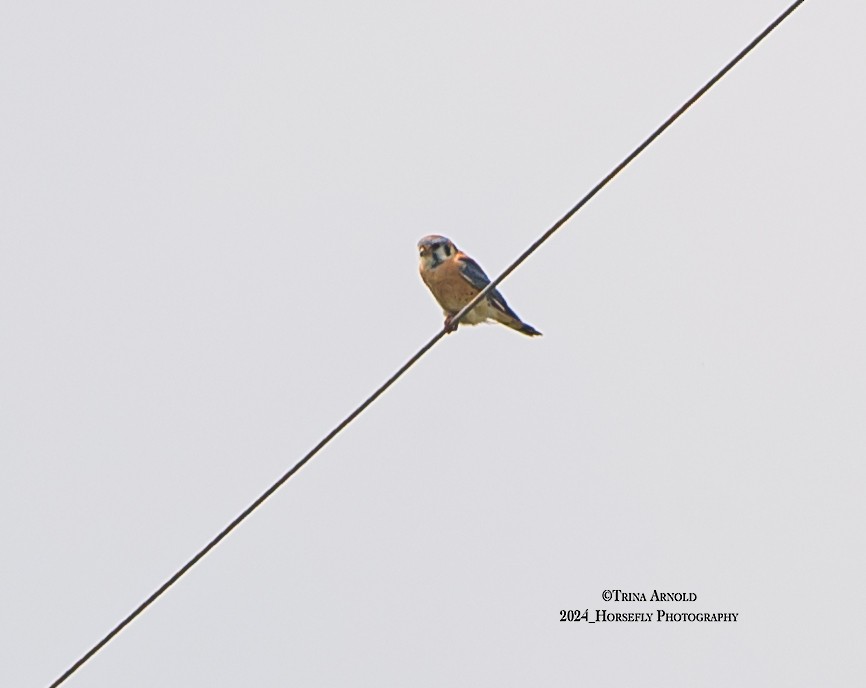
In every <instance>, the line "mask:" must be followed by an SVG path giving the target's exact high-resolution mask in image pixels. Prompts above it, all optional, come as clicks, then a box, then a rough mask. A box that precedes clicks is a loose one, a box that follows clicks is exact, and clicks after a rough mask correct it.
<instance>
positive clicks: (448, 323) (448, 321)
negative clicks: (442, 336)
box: [445, 315, 457, 334]
mask: <svg viewBox="0 0 866 688" xmlns="http://www.w3.org/2000/svg"><path fill="white" fill-rule="evenodd" d="M456 331H457V323H456V322H454V318H453V317H452V316H450V315H449V316H448V317H447V318H445V333H446V334H451V333H452V332H456Z"/></svg>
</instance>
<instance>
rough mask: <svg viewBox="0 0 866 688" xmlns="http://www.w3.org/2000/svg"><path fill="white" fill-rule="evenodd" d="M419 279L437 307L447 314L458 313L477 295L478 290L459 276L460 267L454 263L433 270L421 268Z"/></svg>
mask: <svg viewBox="0 0 866 688" xmlns="http://www.w3.org/2000/svg"><path fill="white" fill-rule="evenodd" d="M421 279H423V280H424V283H425V284H426V285H427V286H428V287H429V289H430V291H431V292H433V296H434V297H435V298H436V300H437V301H438V302H439V305H440V306H442V308H443V309H444V310H446V311H448V312H449V313H456V312H457V311H459V310H460V309H461V308H463V306H465V305H466V304H467V303H469V302H470V301H471V300H472V299H473V298H475V295H476V294H477V293H478V289H476V288H475V287H473V286H472V285H471V284H469V282H467V281H466V280H465V279H464V278H463V275H461V274H460V266H459V265H457V263H456V261H446V262H444V263H442V264H440V265H438V266H437V267H435V268H433V269H423V268H422V270H421ZM473 310H475V309H473Z"/></svg>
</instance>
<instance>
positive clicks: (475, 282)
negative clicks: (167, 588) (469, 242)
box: [460, 256, 520, 320]
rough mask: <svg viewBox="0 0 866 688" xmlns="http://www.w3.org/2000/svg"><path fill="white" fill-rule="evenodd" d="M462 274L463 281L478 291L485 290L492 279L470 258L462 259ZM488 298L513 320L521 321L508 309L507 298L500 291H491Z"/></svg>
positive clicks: (462, 257)
mask: <svg viewBox="0 0 866 688" xmlns="http://www.w3.org/2000/svg"><path fill="white" fill-rule="evenodd" d="M460 274H461V275H462V276H463V279H465V280H466V281H467V282H469V284H471V285H472V286H473V287H475V288H476V289H484V287H486V286H487V285H488V284H490V278H489V277H488V276H487V274H486V273H485V272H484V270H482V269H481V266H480V265H479V264H478V263H476V262H475V261H474V260H472V259H471V258H469V257H468V256H461V257H460ZM487 298H488V299H490V302H491V303H492V304H493V305H494V306H495V307H496V308H498V309H499V310H500V311H502V312H503V313H507V314H508V315H510V316H511V317H512V318H517V319H518V320H520V318H518V317H517V314H516V313H515V312H514V311H513V310H511V309H510V308H509V307H508V304H507V303H506V302H505V298H504V297H503V296H502V294H500V293H499V290H498V289H493V290H492V291H490V292H489V293H488V294H487Z"/></svg>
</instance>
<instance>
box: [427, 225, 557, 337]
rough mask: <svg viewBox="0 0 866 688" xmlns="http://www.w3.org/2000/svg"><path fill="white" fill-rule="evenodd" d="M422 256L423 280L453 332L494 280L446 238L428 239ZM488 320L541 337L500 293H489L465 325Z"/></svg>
mask: <svg viewBox="0 0 866 688" xmlns="http://www.w3.org/2000/svg"><path fill="white" fill-rule="evenodd" d="M418 253H419V255H420V257H421V262H420V265H419V269H420V272H421V279H422V280H424V284H426V285H427V287H428V288H429V289H430V291H431V292H432V293H433V296H434V297H435V299H436V300H437V301H438V302H439V305H440V306H442V310H443V311H444V312H445V329H446V330H447V331H448V332H453V331H454V330H456V329H457V325H458V323H456V322H452V320H453V318H454V316H455V315H457V313H458V312H459V311H460V309H461V308H463V307H464V306H465V305H466V304H468V303H469V302H470V301H471V300H472V299H474V298H475V297H476V296H477V295H478V292H480V291H481V290H482V289H484V287H486V286H487V285H488V284H490V279H489V278H488V277H487V275H485V274H484V270H482V269H481V266H480V265H478V263H476V262H475V261H474V260H472V259H471V258H470V257H469V256H467V255H466V254H465V253H463V251H460V250H459V249H458V248H457V247H456V246H455V245H454V244H453V243H452V242H451V240H450V239H448V238H446V237H444V236H439V235H438V234H431V235H430V236H425V237H424V238H423V239H421V241H419V242H418ZM486 320H495V321H496V322H499V323H502V324H503V325H507V326H508V327H510V328H511V329H512V330H517V331H518V332H522V333H523V334H525V335H528V336H530V337H535V336H538V335H540V334H541V332H539V331H538V330H536V329H535V328H534V327H532V325H527V324H526V323H525V322H523V321H522V320H521V319H520V317H519V316H518V315H517V313H515V312H514V311H513V310H511V308H509V306H508V304H507V303H506V302H505V299H504V298H503V297H502V294H500V293H499V292H498V291H497V290H496V289H493V290H491V291H490V292H488V293H487V296H486V297H485V298H483V299H482V300H481V301H480V302H479V303H478V304H477V305H476V306H475V307H474V308H473V309H472V310H471V311H469V312H468V313H467V314H466V315H465V316H464V317H463V318H462V320H461V322H464V323H466V324H467V325H477V324H478V323H482V322H485V321H486Z"/></svg>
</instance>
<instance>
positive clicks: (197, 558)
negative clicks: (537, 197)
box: [49, 0, 805, 688]
mask: <svg viewBox="0 0 866 688" xmlns="http://www.w3.org/2000/svg"><path fill="white" fill-rule="evenodd" d="M803 2H805V0H796V2H793V3H792V4H791V5H790V6H789V7H788V8H787V9H786V10H785V11H784V12H782V13H781V14H780V15H779V16H778V17H776V19H774V20H773V21H772V22H771V23H770V24H769V25H768V26H767V27H766V28H765V29H764V30H763V31H761V33H759V34H758V35H757V36H756V37H755V38H754V39H753V40H752V41H751V43H749V44H748V45H747V46H746V47H745V48H743V49H742V50H741V51H740V52H739V53H737V55H736V56H735V57H734V58H733V59H731V61H730V62H728V63H727V64H726V65H725V66H724V67H722V68H721V69H720V70H719V71H718V72H717V73H716V74H715V75H714V76H713V77H712V78H711V79H710V80H709V81H707V82H706V83H705V84H704V85H703V86H702V87H701V88H700V89H698V90H697V91H696V92H695V94H694V95H693V96H692V97H691V98H689V99H688V100H687V101H686V102H685V103H683V104H682V106H680V108H679V109H678V110H676V112H674V113H673V114H672V115H671V116H670V117H668V118H667V119H666V120H665V121H664V122H663V123H662V124H661V125H660V126H659V127H658V128H657V129H656V130H655V131H653V133H652V134H650V135H649V136H648V137H647V138H646V139H645V140H644V141H643V142H642V143H641V144H640V145H639V146H637V148H635V149H634V150H633V151H632V152H631V153H629V154H628V155H627V156H626V157H625V158H624V159H623V161H622V162H620V163H619V164H618V165H617V166H616V167H614V168H613V170H611V171H610V173H608V174H607V176H605V177H604V178H603V179H602V180H601V181H600V182H599V183H598V184H596V185H595V186H594V187H593V188H592V189H591V190H590V191H589V193H587V194H586V195H585V196H584V197H583V198H581V199H580V200H579V201H578V202H577V203H576V204H575V205H574V207H572V208H571V209H570V210H569V211H568V212H567V213H565V215H563V216H562V217H561V218H560V219H559V220H557V222H556V223H555V224H554V225H553V226H552V227H550V229H548V230H547V231H546V232H545V233H544V234H542V235H541V236H540V237H539V238H538V239H537V240H536V241H535V242H534V243H533V244H532V245H531V246H530V247H529V248H528V249H526V250H525V251H524V252H523V253H521V254H520V256H518V257H517V259H516V260H515V261H514V262H513V263H511V265H509V266H508V267H507V268H506V269H505V270H504V271H503V272H502V274H501V275H499V277H497V278H496V279H494V280H493V281H492V282H491V283H490V284H488V285H487V286H486V287H485V288H484V289H483V290H481V292H480V293H479V294H478V295H477V296H476V297H475V298H474V299H472V301H470V302H469V303H468V304H467V305H466V306H464V308H463V310H461V311H460V312H459V313H457V315H455V316H454V317H453V318H452V322H454V323H458V322H460V320H462V318H463V317H464V316H465V315H466V314H467V313H468V312H469V311H470V310H472V308H474V307H475V306H476V305H477V304H478V303H479V302H480V301H481V299H483V298H484V297H485V296H486V295H487V293H488V292H490V291H491V290H492V289H495V288H496V287H497V286H498V285H499V284H500V283H501V282H502V281H503V280H504V279H505V278H506V277H508V276H509V275H510V274H511V273H512V272H514V270H516V269H517V267H518V266H519V265H520V264H521V263H523V261H525V260H526V259H527V258H528V257H529V256H530V255H532V254H533V253H534V252H535V251H536V250H537V249H538V248H539V247H540V246H541V245H542V244H543V243H544V242H545V241H547V240H548V239H549V238H550V237H551V236H553V234H554V233H555V232H556V231H557V230H558V229H559V228H560V227H562V225H564V224H565V223H566V222H568V220H570V219H571V218H572V217H573V216H574V215H575V214H576V213H577V212H578V211H579V210H580V209H581V208H583V206H585V205H586V204H587V203H589V201H590V200H591V199H592V198H593V197H594V196H595V195H596V194H597V193H598V192H599V191H601V190H602V189H603V188H604V187H605V186H607V184H608V183H609V182H610V181H611V180H613V178H614V177H616V176H617V175H618V174H619V173H620V172H622V170H623V169H625V168H626V167H627V166H628V164H629V163H631V161H632V160H634V159H635V158H636V157H637V156H638V155H640V154H641V153H642V152H643V151H644V150H645V149H646V148H647V147H648V146H649V145H650V144H651V143H652V142H653V141H655V140H656V139H657V138H658V137H659V136H661V135H662V134H663V133H664V132H665V130H666V129H667V128H668V127H670V126H671V125H672V124H673V123H674V122H675V121H676V120H677V119H679V117H680V115H682V114H683V113H684V112H685V111H686V110H688V109H689V108H690V107H691V106H692V105H694V104H695V103H696V102H697V101H698V100H699V99H700V98H701V96H703V95H704V94H705V93H706V92H707V91H709V90H710V89H711V88H712V87H713V86H715V85H716V83H718V81H719V80H720V79H721V78H722V77H724V76H725V75H726V74H727V73H728V72H729V71H731V69H733V68H734V66H736V64H737V63H738V62H740V60H742V59H743V58H744V57H745V56H746V55H748V54H749V53H750V52H751V51H752V49H754V48H755V46H757V45H758V44H759V43H760V42H761V41H763V40H764V39H765V38H766V37H767V36H768V35H769V34H770V33H771V32H772V31H773V29H775V28H776V27H777V26H779V24H781V23H782V22H783V21H785V19H787V18H788V17H789V16H790V15H791V14H792V13H793V12H794V10H796V9H797V8H798V7H799V6H800V5H802V4H803ZM445 334H447V331H446V330H445V328H443V329H442V330H440V331H439V332H437V333H436V335H435V336H434V337H433V338H432V339H431V340H430V341H429V342H427V343H426V344H425V345H424V346H422V347H421V348H420V349H419V350H418V351H417V352H416V353H415V354H414V355H413V356H412V357H411V358H410V359H409V360H408V361H406V363H404V364H403V365H402V366H401V367H400V369H399V370H397V372H396V373H394V374H393V375H392V376H391V377H389V378H388V379H387V380H386V381H385V382H384V383H383V384H382V385H381V386H380V387H379V388H378V389H377V390H376V391H375V392H373V393H372V394H371V395H370V396H369V397H367V398H366V399H365V400H364V401H363V402H362V403H361V404H360V405H359V406H358V407H357V408H356V409H355V410H354V411H352V412H351V413H350V414H349V415H348V416H346V417H345V418H344V419H343V420H342V421H341V422H340V423H339V424H338V425H337V426H336V427H334V429H333V430H331V431H330V432H329V433H328V434H327V435H325V437H323V438H322V439H321V440H320V441H319V443H318V444H317V445H316V446H315V447H313V448H312V449H311V450H310V451H309V452H308V453H307V454H306V455H305V456H304V457H303V458H302V459H301V460H300V461H298V462H297V463H296V464H295V465H294V466H292V467H291V468H290V469H289V470H288V471H286V472H285V473H284V474H283V475H282V476H281V477H280V478H279V480H277V481H276V482H275V483H274V484H273V485H271V486H270V487H269V488H268V489H267V490H265V491H264V492H263V493H262V494H261V496H259V497H258V499H256V500H255V501H254V502H253V503H252V504H250V505H249V506H248V507H247V508H246V509H244V510H243V511H242V512H241V513H240V514H238V516H237V517H236V518H235V519H234V520H233V521H232V522H231V523H229V524H228V525H227V526H226V527H225V528H223V529H222V530H221V531H220V532H219V534H218V535H216V537H214V538H213V539H212V540H211V541H210V542H208V543H207V545H205V546H204V547H203V548H202V549H201V550H199V552H198V553H196V555H195V556H193V557H192V559H190V560H189V561H188V562H186V563H185V564H184V565H183V566H181V567H180V568H179V569H178V570H177V571H176V572H175V573H174V575H172V576H171V578H169V579H168V580H167V581H166V582H165V583H163V584H162V585H161V586H160V587H159V588H158V589H157V590H155V591H154V592H153V594H152V595H150V597H148V598H147V599H146V600H145V601H144V602H142V603H141V604H140V605H138V607H136V608H135V609H134V610H133V611H132V612H131V613H130V614H129V615H128V616H127V617H126V618H124V619H123V620H122V621H121V622H120V623H118V624H117V625H116V626H115V627H114V628H113V629H111V631H109V632H108V633H107V634H106V635H105V637H103V638H102V639H101V640H100V641H99V642H98V643H96V644H95V645H94V646H93V647H92V648H90V649H89V650H88V651H87V652H86V653H85V654H84V655H82V656H81V658H79V659H78V660H77V661H76V662H75V663H74V664H72V666H70V667H69V668H68V669H67V670H66V671H65V672H63V674H62V675H61V676H60V677H59V678H57V680H55V681H54V682H53V683H52V684H51V685H50V686H49V688H56V687H57V686H59V685H60V684H61V683H63V682H64V681H66V679H68V678H69V677H70V676H72V674H74V673H75V672H76V671H78V669H80V668H81V666H82V665H83V664H84V663H85V662H87V661H88V660H89V659H90V658H91V657H93V655H95V654H96V653H97V652H99V651H100V650H101V649H102V648H103V647H105V646H106V645H107V644H108V643H109V642H110V641H111V640H112V639H113V638H114V636H116V635H117V634H118V633H120V632H121V631H122V630H123V629H124V628H125V627H126V626H128V625H129V624H130V623H131V622H132V621H133V620H134V619H135V618H136V617H137V616H138V615H139V614H141V613H142V612H143V611H144V610H145V609H147V608H148V607H149V606H150V605H151V604H153V603H154V602H155V601H156V600H157V599H158V598H159V597H160V596H161V595H162V594H163V593H164V592H165V591H166V590H168V589H169V588H170V587H171V586H172V585H174V584H175V583H176V582H177V581H178V580H179V579H180V578H181V577H182V576H183V575H184V574H185V573H186V572H187V571H189V570H190V569H191V568H192V567H193V566H195V565H196V564H197V563H198V562H199V561H200V560H201V559H202V558H204V556H205V555H206V554H207V553H208V552H210V551H211V550H212V549H213V548H214V547H216V546H217V545H218V544H219V543H220V542H222V540H223V539H224V538H225V537H226V536H227V535H228V534H229V533H231V532H232V531H233V530H234V529H235V528H236V527H237V526H239V525H240V524H241V522H242V521H243V520H244V519H246V517H247V516H249V515H250V514H251V513H252V512H253V511H255V510H256V509H257V508H258V507H259V506H261V505H262V504H263V503H264V501H265V500H266V499H268V497H270V496H271V495H272V494H274V492H276V491H277V490H278V489H279V488H280V487H282V486H283V484H284V483H285V482H286V481H287V480H288V479H289V478H291V477H292V476H293V475H294V474H295V473H297V472H298V471H299V470H300V469H301V467H302V466H303V465H304V464H305V463H307V462H308V461H309V460H310V459H312V458H313V457H314V456H315V455H316V454H318V453H319V451H321V450H322V449H323V448H324V447H325V445H327V444H328V443H329V442H330V441H331V440H332V439H334V437H336V436H337V435H338V434H340V433H341V432H342V431H343V429H344V428H345V427H346V426H347V425H349V423H351V422H352V421H353V420H355V418H357V417H358V416H359V415H361V413H363V412H364V411H365V410H366V408H367V407H368V406H370V404H372V403H373V402H374V401H376V399H378V398H379V397H380V396H382V394H383V393H384V392H385V390H387V389H388V388H389V387H390V386H391V385H393V384H394V383H395V382H396V381H397V380H398V379H399V378H400V377H401V376H402V375H403V373H405V372H406V371H407V370H409V368H411V367H412V366H413V365H415V363H417V361H418V360H419V359H420V358H421V357H422V356H423V355H424V354H426V353H427V352H428V351H429V350H430V349H432V348H433V346H434V345H435V344H436V343H437V342H438V341H439V340H440V339H442V337H444V336H445Z"/></svg>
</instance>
